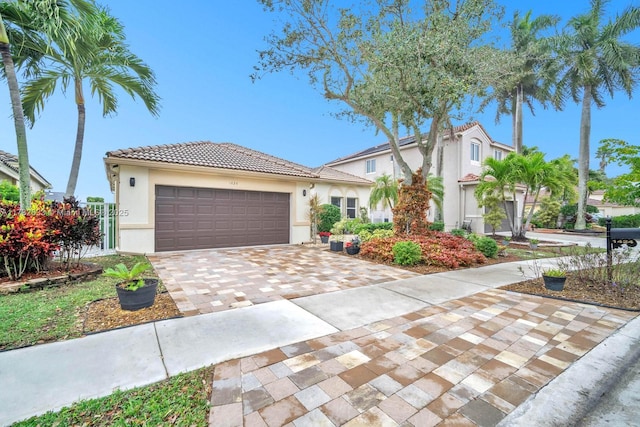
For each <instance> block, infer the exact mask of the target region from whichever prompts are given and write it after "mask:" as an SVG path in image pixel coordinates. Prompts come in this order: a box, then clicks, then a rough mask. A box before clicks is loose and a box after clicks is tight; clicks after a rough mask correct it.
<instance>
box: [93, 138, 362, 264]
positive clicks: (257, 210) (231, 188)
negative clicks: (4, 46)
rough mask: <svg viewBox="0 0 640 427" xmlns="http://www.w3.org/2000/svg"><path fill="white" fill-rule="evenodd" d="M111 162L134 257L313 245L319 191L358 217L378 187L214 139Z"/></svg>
mask: <svg viewBox="0 0 640 427" xmlns="http://www.w3.org/2000/svg"><path fill="white" fill-rule="evenodd" d="M104 164H105V169H106V174H107V179H108V180H109V182H110V185H111V190H112V191H113V192H114V193H115V202H116V208H117V221H116V224H117V237H116V247H117V250H118V251H119V252H123V253H135V254H147V253H154V252H163V251H176V250H188V249H206V248H220V247H238V246H249V245H267V244H286V243H302V242H307V241H309V240H310V223H309V218H308V212H309V197H311V196H312V194H314V193H317V194H318V196H319V198H320V201H321V203H329V202H330V201H332V200H333V201H334V202H336V203H338V201H340V202H339V203H340V204H341V206H343V207H344V209H343V214H344V215H348V216H351V215H353V212H358V209H359V207H360V206H367V205H368V201H369V192H370V188H371V185H372V184H373V183H372V182H371V181H370V180H369V179H367V178H366V177H359V176H356V175H352V174H349V173H348V172H345V171H339V170H337V169H334V168H331V167H329V166H323V167H320V168H316V169H313V168H309V167H306V166H303V165H300V164H296V163H293V162H289V161H287V160H283V159H280V158H277V157H274V156H271V155H268V154H265V153H261V152H259V151H255V150H251V149H249V148H245V147H242V146H239V145H236V144H231V143H213V142H207V141H205V142H189V143H183V144H170V145H157V146H147V147H138V148H129V149H123V150H115V151H110V152H107V153H106V157H105V158H104ZM354 209H355V210H354ZM356 215H357V214H356Z"/></svg>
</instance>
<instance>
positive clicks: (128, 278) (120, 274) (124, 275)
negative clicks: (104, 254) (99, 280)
mask: <svg viewBox="0 0 640 427" xmlns="http://www.w3.org/2000/svg"><path fill="white" fill-rule="evenodd" d="M148 269H149V264H147V263H143V262H137V263H136V264H135V265H134V266H133V267H131V270H129V269H128V268H127V266H126V265H124V264H117V265H116V266H114V267H113V268H111V267H110V268H107V269H106V270H105V271H104V273H103V275H104V276H107V277H114V278H116V279H119V280H121V286H122V287H123V288H124V289H126V290H129V291H137V290H138V289H140V288H142V287H143V286H144V279H142V278H140V276H142V274H143V273H144V272H146V271H147V270H148Z"/></svg>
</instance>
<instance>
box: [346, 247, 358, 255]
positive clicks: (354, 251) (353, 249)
mask: <svg viewBox="0 0 640 427" xmlns="http://www.w3.org/2000/svg"><path fill="white" fill-rule="evenodd" d="M345 251H347V253H348V254H349V255H355V254H357V253H358V252H360V246H349V247H347V248H345Z"/></svg>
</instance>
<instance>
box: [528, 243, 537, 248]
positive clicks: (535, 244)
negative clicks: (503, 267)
mask: <svg viewBox="0 0 640 427" xmlns="http://www.w3.org/2000/svg"><path fill="white" fill-rule="evenodd" d="M529 246H530V247H531V249H534V250H535V249H538V244H537V243H529Z"/></svg>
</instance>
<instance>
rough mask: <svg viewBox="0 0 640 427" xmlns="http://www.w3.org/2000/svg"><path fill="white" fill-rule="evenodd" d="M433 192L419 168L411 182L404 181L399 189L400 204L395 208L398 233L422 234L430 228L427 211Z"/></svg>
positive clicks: (395, 224)
mask: <svg viewBox="0 0 640 427" xmlns="http://www.w3.org/2000/svg"><path fill="white" fill-rule="evenodd" d="M429 200H431V193H430V192H429V190H428V189H427V186H426V185H425V184H424V180H423V179H422V170H421V169H418V170H417V171H416V172H415V173H414V174H413V178H412V180H411V184H407V183H404V182H403V183H402V185H401V186H400V190H399V191H398V204H397V205H396V206H395V207H394V208H393V229H394V231H395V232H396V234H416V233H417V234H420V233H424V232H426V231H427V230H428V229H429V222H428V221H427V211H428V210H429Z"/></svg>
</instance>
